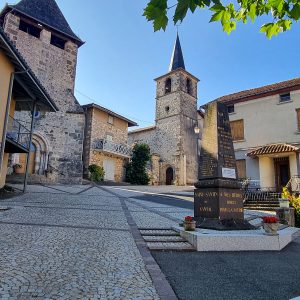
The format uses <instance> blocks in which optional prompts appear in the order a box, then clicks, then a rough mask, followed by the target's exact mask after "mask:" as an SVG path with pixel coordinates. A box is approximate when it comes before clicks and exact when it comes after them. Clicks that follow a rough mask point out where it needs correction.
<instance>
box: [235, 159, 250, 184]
mask: <svg viewBox="0 0 300 300" xmlns="http://www.w3.org/2000/svg"><path fill="white" fill-rule="evenodd" d="M236 166H237V173H238V174H237V175H238V178H239V179H243V178H246V177H247V175H246V160H245V159H238V160H237V161H236Z"/></svg>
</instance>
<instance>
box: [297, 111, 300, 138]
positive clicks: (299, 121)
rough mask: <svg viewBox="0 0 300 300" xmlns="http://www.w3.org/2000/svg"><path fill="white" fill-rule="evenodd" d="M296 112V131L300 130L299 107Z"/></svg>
mask: <svg viewBox="0 0 300 300" xmlns="http://www.w3.org/2000/svg"><path fill="white" fill-rule="evenodd" d="M296 112H297V122H298V131H299V132H300V108H297V109H296Z"/></svg>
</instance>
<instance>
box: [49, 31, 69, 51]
mask: <svg viewBox="0 0 300 300" xmlns="http://www.w3.org/2000/svg"><path fill="white" fill-rule="evenodd" d="M50 44H51V45H53V46H55V47H57V48H60V49H65V44H66V41H65V40H63V39H61V38H60V37H58V36H56V35H54V34H53V33H52V34H51V40H50Z"/></svg>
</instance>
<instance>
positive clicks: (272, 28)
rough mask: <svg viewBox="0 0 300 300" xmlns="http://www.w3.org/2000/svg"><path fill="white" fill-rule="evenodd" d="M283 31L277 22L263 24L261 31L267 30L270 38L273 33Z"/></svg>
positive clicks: (266, 32)
mask: <svg viewBox="0 0 300 300" xmlns="http://www.w3.org/2000/svg"><path fill="white" fill-rule="evenodd" d="M280 31H281V29H280V27H279V26H278V24H277V23H267V24H264V25H263V26H261V29H260V32H265V34H266V36H267V37H268V38H269V39H270V38H271V37H272V36H273V35H277V34H278V33H279V32H280Z"/></svg>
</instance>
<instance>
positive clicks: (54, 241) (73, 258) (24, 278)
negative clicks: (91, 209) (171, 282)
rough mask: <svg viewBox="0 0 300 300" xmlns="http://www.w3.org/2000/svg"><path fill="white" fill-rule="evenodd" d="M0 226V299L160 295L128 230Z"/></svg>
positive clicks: (148, 296)
mask: <svg viewBox="0 0 300 300" xmlns="http://www.w3.org/2000/svg"><path fill="white" fill-rule="evenodd" d="M0 230H1V236H0V252H1V256H0V298H1V299H5V298H8V299H33V298H34V299H36V298H40V299H46V298H49V299H63V298H64V299H67V298H69V299H84V297H87V298H93V297H96V298H97V297H98V299H99V298H100V299H159V298H158V296H157V294H156V291H155V289H154V287H153V285H152V282H151V280H150V277H149V274H148V272H147V271H146V270H145V268H144V266H143V262H142V259H141V257H140V255H139V252H138V251H137V248H136V246H135V243H134V240H133V238H132V236H131V234H130V232H115V233H113V234H112V233H111V232H110V231H105V230H101V231H98V230H80V229H69V228H68V229H61V228H60V229H56V228H39V227H36V226H16V225H3V224H0Z"/></svg>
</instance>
